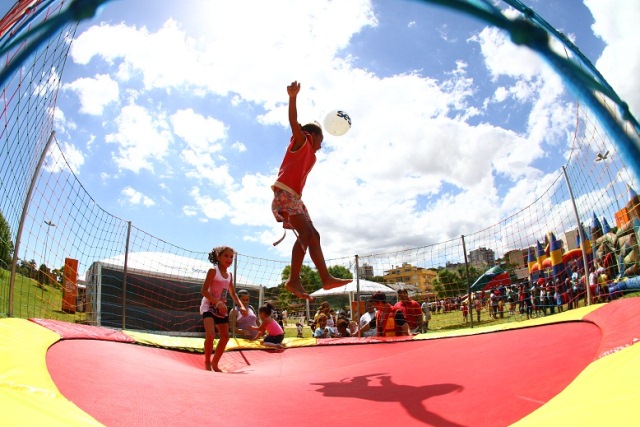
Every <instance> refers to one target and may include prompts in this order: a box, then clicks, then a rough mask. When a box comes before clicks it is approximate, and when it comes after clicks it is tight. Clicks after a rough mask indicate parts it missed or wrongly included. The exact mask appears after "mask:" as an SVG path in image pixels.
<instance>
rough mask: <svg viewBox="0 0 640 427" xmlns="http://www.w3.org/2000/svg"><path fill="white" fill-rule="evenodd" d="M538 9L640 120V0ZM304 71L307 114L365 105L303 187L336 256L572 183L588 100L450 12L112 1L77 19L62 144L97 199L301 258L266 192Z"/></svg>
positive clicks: (202, 233) (129, 214)
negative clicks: (292, 87) (291, 87)
mask: <svg viewBox="0 0 640 427" xmlns="http://www.w3.org/2000/svg"><path fill="white" fill-rule="evenodd" d="M526 4H528V5H529V6H530V7H532V8H533V9H534V10H536V11H537V12H538V13H539V14H540V15H541V16H542V17H543V18H544V19H545V20H547V21H548V22H549V23H550V24H551V25H553V26H554V27H556V28H557V29H559V30H560V31H562V32H563V33H565V34H566V35H567V36H568V37H569V38H571V39H572V40H573V41H574V43H575V44H576V45H577V46H578V47H579V48H580V49H581V50H582V52H583V53H584V54H585V55H586V56H587V57H588V58H590V59H591V61H592V62H593V63H594V64H595V65H596V66H597V68H598V69H599V70H600V72H601V73H602V74H603V75H604V77H605V78H606V79H607V80H608V82H609V83H610V84H611V86H612V87H613V88H614V89H615V90H616V91H617V93H618V94H619V95H620V96H621V98H622V99H624V100H626V101H627V102H628V104H629V105H630V108H631V112H632V113H633V114H634V115H635V116H636V117H639V113H640V90H639V89H640V88H639V87H638V85H639V83H638V82H639V80H638V79H637V76H638V75H640V44H639V43H637V23H638V22H640V2H638V1H637V0H607V1H606V2H605V1H602V0H584V1H580V0H538V1H535V0H529V1H527V2H526ZM498 5H499V6H500V7H501V8H504V7H506V5H504V4H502V3H499V4H498ZM505 13H508V14H510V15H509V16H514V12H513V11H511V12H509V11H507V12H505ZM294 80H297V81H299V82H300V83H301V91H300V94H299V96H298V117H299V120H300V121H301V122H302V123H307V122H312V121H314V120H317V121H319V122H322V120H323V118H324V116H325V115H326V114H327V113H328V112H329V111H331V110H335V109H340V110H344V111H346V112H347V113H348V114H349V116H350V117H351V119H352V128H351V129H350V130H349V132H348V133H347V134H346V135H344V136H340V137H333V136H330V135H328V134H326V135H325V140H324V143H323V148H322V150H321V151H319V152H318V161H317V163H316V165H315V167H314V169H313V171H312V172H311V174H310V175H309V178H308V180H307V185H306V188H305V189H304V192H303V200H304V201H305V203H306V205H307V207H308V209H309V211H310V214H311V217H312V218H313V221H314V224H315V226H316V228H317V229H318V230H319V232H320V234H321V236H322V246H323V248H324V252H325V256H326V257H327V258H328V259H331V258H334V257H342V256H352V255H355V254H360V255H367V254H376V253H383V252H390V251H394V250H400V249H407V248H414V247H421V246H426V245H430V244H433V243H437V242H443V241H447V240H450V239H454V238H459V236H460V235H464V234H470V233H473V232H475V231H478V230H481V229H483V228H485V227H486V226H489V225H492V224H495V223H497V222H499V221H500V220H501V219H504V218H506V217H508V216H509V215H512V214H513V213H515V212H517V211H519V210H521V209H522V208H523V207H525V206H527V205H528V204H529V203H531V202H532V201H534V200H535V199H536V198H537V197H538V196H539V195H540V194H541V193H542V192H543V191H544V190H546V189H547V188H548V187H549V185H550V184H551V183H552V182H553V181H554V180H555V179H556V177H557V175H558V173H559V171H560V167H561V165H562V164H564V162H565V160H566V156H567V153H568V148H569V146H570V142H571V141H570V134H569V133H568V132H567V129H568V128H572V127H573V124H574V123H575V107H574V105H573V104H572V101H573V100H574V98H573V97H572V96H571V94H567V92H566V89H565V87H564V85H563V84H562V81H561V80H560V78H559V77H558V76H557V75H556V74H555V73H554V72H553V71H552V70H551V69H550V68H549V67H548V66H547V65H546V64H545V63H544V62H543V61H542V60H541V59H540V58H539V57H538V56H537V55H536V54H535V53H533V52H532V51H530V50H529V49H527V48H523V47H517V46H515V45H513V44H512V43H511V42H510V41H509V36H508V35H507V34H505V33H504V32H502V31H500V30H498V29H495V28H491V27H489V26H487V25H486V24H485V23H483V22H481V21H479V20H477V19H474V18H471V17H468V16H466V15H463V14H460V13H458V12H454V11H451V10H449V9H445V8H442V7H439V6H433V5H430V4H425V3H423V2H416V1H404V0H397V1H367V0H348V1H329V0H326V1H325V0H312V1H305V2H301V1H299V0H281V1H263V0H251V1H249V0H234V1H233V2H229V1H217V0H216V1H213V0H201V1H196V0H182V1H180V2H176V1H175V0H135V1H133V0H116V1H112V2H109V3H107V4H106V5H105V7H104V8H103V9H102V11H101V13H100V14H99V15H98V16H97V17H95V18H93V19H91V20H88V21H84V22H82V23H81V25H80V26H79V28H78V31H77V32H76V35H75V39H74V41H73V43H72V46H71V50H70V53H69V57H68V59H67V63H66V66H65V70H64V73H63V75H62V83H61V87H60V91H59V94H58V105H57V111H56V120H55V126H54V127H55V130H56V135H57V141H58V143H59V144H60V146H61V147H62V150H63V152H64V154H65V157H66V159H67V160H68V161H69V162H70V164H71V166H72V168H73V170H74V172H75V174H76V175H77V177H78V179H79V180H80V182H81V183H82V184H83V186H84V187H85V188H86V189H87V191H88V192H89V194H90V195H91V196H92V197H93V199H94V200H95V201H96V203H98V204H99V205H100V206H101V207H102V208H103V209H105V210H106V211H107V212H109V213H111V214H113V215H115V216H117V217H119V218H122V219H124V220H127V221H131V222H132V223H133V225H135V226H136V227H137V228H140V229H142V230H144V231H146V232H147V233H149V234H152V235H154V236H156V237H158V238H160V239H162V240H164V241H167V242H170V243H173V244H175V245H177V246H179V247H182V248H186V249H189V250H194V251H209V250H210V249H211V248H212V247H214V246H218V245H223V244H224V245H229V246H232V247H234V248H235V249H236V250H237V251H238V252H240V253H241V254H244V255H252V256H257V257H261V258H266V259H275V260H279V259H283V260H286V259H288V258H289V256H290V251H291V246H292V244H293V238H294V237H293V235H292V234H291V233H289V235H288V237H287V239H286V240H285V241H284V242H283V243H281V244H280V245H278V246H275V247H274V246H273V245H272V243H273V242H274V241H276V240H278V239H279V238H280V237H281V235H282V232H283V231H282V228H281V225H280V224H278V223H276V221H275V220H274V218H273V215H272V213H271V210H270V207H271V199H272V191H271V189H270V186H271V184H272V183H273V181H274V180H275V177H276V175H277V172H278V168H279V166H280V162H281V160H282V157H283V155H284V152H285V149H286V146H287V144H288V141H289V137H290V135H291V132H290V129H289V126H288V117H287V102H288V96H287V92H286V87H287V85H288V84H290V83H291V82H292V81H294ZM52 155H54V154H52ZM469 207H473V209H472V210H470V208H469ZM497 255H498V256H501V255H502V254H497Z"/></svg>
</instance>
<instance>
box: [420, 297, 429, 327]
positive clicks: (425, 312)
mask: <svg viewBox="0 0 640 427" xmlns="http://www.w3.org/2000/svg"><path fill="white" fill-rule="evenodd" d="M420 310H422V333H426V332H427V331H428V330H429V320H431V307H429V300H427V299H425V300H424V302H423V303H422V305H421V306H420Z"/></svg>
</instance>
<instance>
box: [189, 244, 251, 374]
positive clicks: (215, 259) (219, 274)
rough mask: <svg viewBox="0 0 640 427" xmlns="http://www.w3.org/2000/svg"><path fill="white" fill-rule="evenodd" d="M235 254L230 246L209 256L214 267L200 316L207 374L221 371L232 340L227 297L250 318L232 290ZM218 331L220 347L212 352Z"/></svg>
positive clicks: (205, 288) (205, 286)
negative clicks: (225, 352) (222, 361)
mask: <svg viewBox="0 0 640 427" xmlns="http://www.w3.org/2000/svg"><path fill="white" fill-rule="evenodd" d="M234 257H235V251H234V250H233V248H230V247H229V246H219V247H217V248H214V249H213V250H212V251H211V252H210V253H209V261H211V263H212V264H213V265H214V267H213V268H210V269H209V271H208V272H207V277H206V278H205V280H204V283H203V284H202V291H201V293H202V303H201V304H200V314H202V321H203V322H204V330H205V339H204V358H205V359H204V366H205V369H206V370H208V371H216V372H222V370H221V369H220V368H219V366H218V363H219V362H220V358H221V357H222V354H223V353H224V350H225V347H226V346H227V342H228V341H229V312H228V310H227V303H226V301H227V295H231V298H232V299H233V301H235V303H236V304H237V306H238V308H239V310H240V313H242V315H243V316H246V315H247V309H246V308H245V306H244V305H243V304H242V301H240V299H239V298H238V295H236V291H235V288H234V287H233V277H232V275H231V272H229V271H228V269H229V267H231V265H232V264H233V259H234ZM216 329H217V330H218V335H219V339H218V344H217V345H216V350H215V352H214V354H213V359H212V358H211V353H212V351H213V340H214V338H215V334H216Z"/></svg>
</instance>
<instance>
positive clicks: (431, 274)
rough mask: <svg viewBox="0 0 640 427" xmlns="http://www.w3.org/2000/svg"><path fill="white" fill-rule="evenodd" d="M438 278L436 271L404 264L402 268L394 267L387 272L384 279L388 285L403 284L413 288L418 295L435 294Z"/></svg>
mask: <svg viewBox="0 0 640 427" xmlns="http://www.w3.org/2000/svg"><path fill="white" fill-rule="evenodd" d="M437 276H438V273H437V272H436V271H434V270H429V269H427V268H424V267H414V266H412V265H411V264H408V263H403V264H402V265H401V266H394V267H393V268H391V269H389V270H387V271H385V272H384V275H383V279H384V283H385V284H387V285H391V284H395V283H398V282H402V283H405V284H407V285H410V286H413V287H414V288H415V289H416V290H417V291H418V293H420V294H425V293H428V292H433V281H434V280H435V278H436V277H437Z"/></svg>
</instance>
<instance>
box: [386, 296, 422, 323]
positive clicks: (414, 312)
mask: <svg viewBox="0 0 640 427" xmlns="http://www.w3.org/2000/svg"><path fill="white" fill-rule="evenodd" d="M398 300H399V301H398V302H397V303H396V305H394V306H393V308H395V309H396V310H400V311H401V312H402V314H403V315H404V318H405V319H406V321H407V323H408V324H409V329H410V330H411V333H413V334H417V333H419V332H420V329H421V328H422V309H421V308H420V304H419V303H418V301H415V300H413V299H411V298H409V292H408V291H407V290H406V289H399V290H398Z"/></svg>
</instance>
